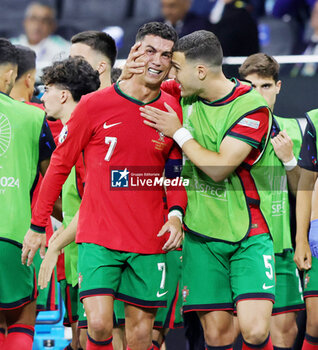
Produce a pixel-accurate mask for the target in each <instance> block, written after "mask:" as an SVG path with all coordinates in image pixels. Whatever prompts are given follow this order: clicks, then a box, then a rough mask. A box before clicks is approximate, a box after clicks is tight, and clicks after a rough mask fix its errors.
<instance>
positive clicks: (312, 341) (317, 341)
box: [301, 333, 318, 350]
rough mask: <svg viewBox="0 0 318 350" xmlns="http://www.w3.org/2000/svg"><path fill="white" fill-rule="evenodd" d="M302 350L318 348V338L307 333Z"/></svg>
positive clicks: (316, 349)
mask: <svg viewBox="0 0 318 350" xmlns="http://www.w3.org/2000/svg"><path fill="white" fill-rule="evenodd" d="M301 349H302V350H318V338H317V337H312V336H311V335H309V334H307V333H306V334H305V339H304V342H303V347H302V348H301Z"/></svg>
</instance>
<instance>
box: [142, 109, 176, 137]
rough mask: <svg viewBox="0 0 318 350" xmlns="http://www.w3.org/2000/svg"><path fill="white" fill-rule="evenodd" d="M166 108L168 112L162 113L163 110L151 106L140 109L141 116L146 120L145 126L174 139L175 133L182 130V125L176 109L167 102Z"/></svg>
mask: <svg viewBox="0 0 318 350" xmlns="http://www.w3.org/2000/svg"><path fill="white" fill-rule="evenodd" d="M165 107H166V109H167V111H162V110H161V109H158V108H155V107H151V106H144V107H140V112H141V113H140V115H141V116H142V117H144V118H146V120H144V123H145V124H147V125H149V126H151V127H153V128H155V129H157V130H159V131H160V132H162V133H164V134H165V135H166V136H168V137H171V138H172V137H173V135H174V133H175V132H176V131H177V130H178V129H180V128H182V125H181V122H180V120H179V118H178V115H177V113H176V112H175V111H174V109H173V108H171V107H170V106H169V105H168V104H167V103H166V102H165Z"/></svg>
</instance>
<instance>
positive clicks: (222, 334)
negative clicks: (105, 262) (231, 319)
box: [204, 323, 234, 345]
mask: <svg viewBox="0 0 318 350" xmlns="http://www.w3.org/2000/svg"><path fill="white" fill-rule="evenodd" d="M204 339H205V342H206V343H207V344H208V345H213V344H218V345H227V344H230V343H232V342H233V340H234V336H233V328H232V327H229V326H228V325H227V324H222V323H219V324H216V325H215V324H214V325H206V326H205V329H204Z"/></svg>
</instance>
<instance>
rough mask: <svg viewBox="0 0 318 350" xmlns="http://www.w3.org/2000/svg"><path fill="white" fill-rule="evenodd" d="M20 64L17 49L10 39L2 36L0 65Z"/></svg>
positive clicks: (0, 41)
mask: <svg viewBox="0 0 318 350" xmlns="http://www.w3.org/2000/svg"><path fill="white" fill-rule="evenodd" d="M8 63H11V64H14V65H17V64H18V54H17V49H16V48H15V46H14V45H13V44H11V43H10V41H9V40H8V39H4V38H0V65H2V64H8Z"/></svg>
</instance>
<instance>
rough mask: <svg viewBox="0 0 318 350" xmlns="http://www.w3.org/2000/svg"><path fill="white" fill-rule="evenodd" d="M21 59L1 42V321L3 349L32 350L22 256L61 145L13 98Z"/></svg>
mask: <svg viewBox="0 0 318 350" xmlns="http://www.w3.org/2000/svg"><path fill="white" fill-rule="evenodd" d="M17 56H18V52H17V51H16V49H15V47H14V46H13V45H12V44H11V43H10V42H9V41H7V40H5V39H0V57H1V58H0V79H1V80H0V90H1V92H2V94H1V99H2V101H1V123H0V125H1V132H0V138H1V147H0V148H1V151H0V158H1V163H0V164H1V168H0V174H1V178H2V179H6V180H5V181H4V182H3V183H2V184H1V198H2V199H1V201H0V203H1V204H0V206H1V210H0V213H1V216H2V219H1V220H0V244H1V254H0V256H1V259H2V260H1V265H2V266H8V265H9V266H10V269H9V270H8V269H1V276H0V281H1V283H0V286H1V287H0V288H1V290H0V319H4V320H5V323H6V326H7V337H6V338H5V340H4V342H3V344H2V345H1V346H0V348H1V349H6V350H14V349H26V350H31V349H32V343H33V334H34V324H35V317H36V297H37V288H36V278H35V270H34V265H33V264H32V265H31V264H30V265H29V266H25V265H24V266H23V265H21V261H20V260H21V259H20V257H19V256H20V255H21V248H22V242H23V238H24V233H23V231H24V229H25V224H26V222H27V221H28V220H29V219H30V217H31V190H32V187H33V183H34V180H35V178H36V175H37V172H38V168H39V169H40V171H41V173H42V174H44V173H45V171H46V169H47V167H48V163H49V159H50V156H51V154H52V152H53V150H54V147H55V145H54V141H53V138H52V135H51V132H50V129H49V127H48V125H47V123H46V120H45V115H44V112H43V111H42V110H41V109H39V108H35V107H33V106H28V105H27V104H25V103H22V102H19V101H16V100H14V99H12V98H11V97H9V96H8V94H9V93H10V91H11V89H12V87H13V85H14V82H15V78H16V76H17V70H18V64H17ZM3 185H5V186H3ZM43 239H45V236H44V237H43ZM43 243H44V244H43V247H44V246H45V242H43ZM44 254H45V251H44V250H43V249H42V250H41V255H42V256H44ZM17 280H18V281H19V288H16V281H17ZM2 341H3V339H2Z"/></svg>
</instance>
